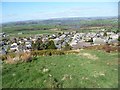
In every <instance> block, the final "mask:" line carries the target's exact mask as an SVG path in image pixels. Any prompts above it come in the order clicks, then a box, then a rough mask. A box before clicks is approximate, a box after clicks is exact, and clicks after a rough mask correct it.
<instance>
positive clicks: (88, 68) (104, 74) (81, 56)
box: [2, 49, 118, 88]
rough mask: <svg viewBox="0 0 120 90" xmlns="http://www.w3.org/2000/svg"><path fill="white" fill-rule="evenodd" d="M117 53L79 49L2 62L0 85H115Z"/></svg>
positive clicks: (6, 86)
mask: <svg viewBox="0 0 120 90" xmlns="http://www.w3.org/2000/svg"><path fill="white" fill-rule="evenodd" d="M117 57H118V54H117V52H112V53H106V52H104V51H99V50H86V49H83V50H80V51H79V53H78V54H68V55H60V56H56V55H53V56H47V57H46V56H38V57H36V58H34V59H33V60H32V61H31V62H28V63H18V64H6V63H3V67H2V68H3V69H2V70H3V73H2V79H3V81H2V85H3V88H28V87H29V88H117V87H118V58H117Z"/></svg>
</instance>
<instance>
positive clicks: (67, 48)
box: [63, 43, 72, 51]
mask: <svg viewBox="0 0 120 90" xmlns="http://www.w3.org/2000/svg"><path fill="white" fill-rule="evenodd" d="M71 49H72V47H71V46H70V45H69V44H68V43H66V45H65V47H63V50H65V51H67V50H71Z"/></svg>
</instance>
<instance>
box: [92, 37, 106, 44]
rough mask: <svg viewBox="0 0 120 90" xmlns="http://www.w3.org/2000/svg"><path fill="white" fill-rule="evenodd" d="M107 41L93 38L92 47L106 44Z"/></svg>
mask: <svg viewBox="0 0 120 90" xmlns="http://www.w3.org/2000/svg"><path fill="white" fill-rule="evenodd" d="M106 42H107V40H106V39H102V38H93V44H94V45H104V44H106Z"/></svg>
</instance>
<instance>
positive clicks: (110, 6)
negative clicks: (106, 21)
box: [2, 0, 118, 22]
mask: <svg viewBox="0 0 120 90" xmlns="http://www.w3.org/2000/svg"><path fill="white" fill-rule="evenodd" d="M4 1H7V0H4ZM104 1H105V0H104ZM112 1H113V0H112ZM116 1H117V0H116ZM96 16H118V2H2V22H11V21H23V20H36V19H49V18H67V17H96Z"/></svg>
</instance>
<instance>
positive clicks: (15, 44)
mask: <svg viewBox="0 0 120 90" xmlns="http://www.w3.org/2000/svg"><path fill="white" fill-rule="evenodd" d="M10 50H11V51H19V49H18V45H17V43H13V44H11V47H10Z"/></svg>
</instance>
